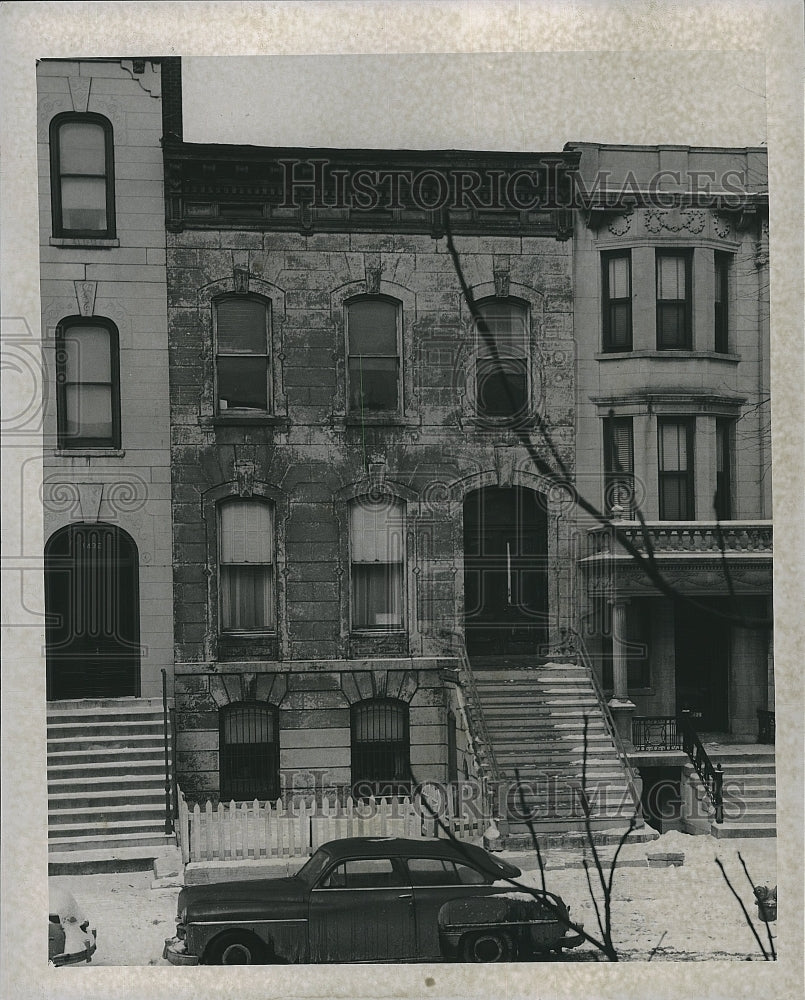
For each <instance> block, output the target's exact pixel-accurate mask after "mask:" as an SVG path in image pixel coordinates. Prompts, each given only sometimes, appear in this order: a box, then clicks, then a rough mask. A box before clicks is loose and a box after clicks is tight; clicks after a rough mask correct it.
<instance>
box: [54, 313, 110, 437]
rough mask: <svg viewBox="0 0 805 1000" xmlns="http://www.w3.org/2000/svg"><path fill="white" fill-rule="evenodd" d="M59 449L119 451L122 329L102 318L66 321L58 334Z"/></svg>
mask: <svg viewBox="0 0 805 1000" xmlns="http://www.w3.org/2000/svg"><path fill="white" fill-rule="evenodd" d="M56 344H57V350H56V411H57V423H58V439H59V447H60V448H119V447H120V388H119V386H120V377H119V365H118V336H117V327H116V326H115V325H114V323H112V322H111V321H109V320H104V319H99V318H97V317H92V318H86V319H85V318H83V317H74V318H72V319H68V320H64V321H63V322H62V323H61V324H60V325H59V327H58V330H57V332H56Z"/></svg>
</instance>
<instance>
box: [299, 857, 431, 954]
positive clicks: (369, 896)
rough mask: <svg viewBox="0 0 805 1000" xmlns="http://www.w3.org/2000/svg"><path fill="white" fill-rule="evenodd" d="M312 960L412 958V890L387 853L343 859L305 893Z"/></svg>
mask: <svg viewBox="0 0 805 1000" xmlns="http://www.w3.org/2000/svg"><path fill="white" fill-rule="evenodd" d="M308 934H309V935H310V958H311V961H313V962H388V961H403V960H405V959H415V958H416V957H417V952H416V933H415V920H414V892H413V889H412V888H411V885H410V883H409V881H408V878H407V876H406V875H405V874H404V871H403V869H402V866H401V863H400V862H399V861H397V860H396V859H393V858H360V859H355V860H354V861H343V862H341V863H340V864H338V865H336V866H335V867H334V868H332V869H330V871H329V872H327V873H326V874H325V875H324V876H323V878H322V879H321V881H320V882H319V884H318V885H317V886H315V887H314V889H313V890H312V891H311V893H310V913H309V923H308Z"/></svg>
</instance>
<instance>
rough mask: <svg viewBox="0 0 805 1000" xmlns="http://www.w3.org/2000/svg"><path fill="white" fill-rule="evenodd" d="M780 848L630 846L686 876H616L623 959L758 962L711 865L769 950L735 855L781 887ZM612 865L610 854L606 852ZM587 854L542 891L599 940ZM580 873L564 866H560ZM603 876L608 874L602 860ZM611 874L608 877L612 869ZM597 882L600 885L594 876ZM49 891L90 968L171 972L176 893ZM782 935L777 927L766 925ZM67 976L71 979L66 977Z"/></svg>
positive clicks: (527, 868)
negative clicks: (80, 932) (87, 949)
mask: <svg viewBox="0 0 805 1000" xmlns="http://www.w3.org/2000/svg"><path fill="white" fill-rule="evenodd" d="M775 846H776V845H775V841H774V840H764V839H756V840H749V839H747V840H715V839H713V838H711V837H706V836H705V837H691V836H687V835H685V834H682V833H677V832H675V831H672V832H669V833H666V834H664V835H663V836H662V837H660V838H659V840H655V841H652V842H650V843H647V844H630V845H629V846H628V847H626V848H624V851H623V852H622V859H623V860H624V861H625V862H627V863H629V862H636V861H642V862H643V863H644V864H645V858H646V854H647V853H652V854H653V853H654V852H657V851H683V852H684V854H685V863H684V865H683V866H682V867H680V868H648V867H645V866H644V867H631V866H630V867H623V868H619V869H618V870H617V871H616V873H615V879H614V898H613V918H614V919H613V925H614V928H615V933H614V940H615V945H616V947H617V948H618V950H619V952H620V953H621V955H622V957H623V958H624V959H627V960H628V959H631V960H638V961H640V960H645V959H647V958H648V957H649V955H650V954H651V952H652V950H653V949H654V948H655V947H656V948H657V951H656V953H655V955H654V959H653V960H654V961H660V960H666V961H673V960H687V961H691V960H693V961H696V960H706V959H713V958H718V959H735V960H743V959H746V958H747V957H752V958H753V959H756V960H762V956H761V954H760V951H759V949H758V947H757V943H756V942H755V939H754V937H753V936H752V933H751V931H750V930H749V928H748V927H747V925H746V921H745V919H744V917H743V914H742V913H741V910H740V908H739V906H738V903H737V902H736V901H735V899H734V897H733V896H732V894H731V893H730V891H729V889H728V888H727V885H726V883H725V882H724V880H723V877H722V875H721V873H720V871H719V869H718V866H717V865H716V864H715V861H714V858H716V857H719V858H721V860H722V861H723V863H724V866H725V868H726V870H727V874H728V875H729V876H730V880H731V881H732V884H733V885H734V887H735V889H736V890H737V891H738V893H739V894H740V896H741V898H742V899H743V901H744V905H745V906H746V908H747V910H748V911H749V914H750V916H751V918H752V920H753V921H754V924H755V926H756V928H757V930H758V933H759V934H760V937H761V940H762V941H763V943H764V945H765V946H766V947H767V948H768V943H767V936H766V928H765V925H764V924H763V923H762V922H760V921H759V920H758V919H757V908H756V907H755V903H754V895H753V893H752V890H751V887H750V886H749V883H748V882H747V880H746V876H745V875H744V873H743V869H742V868H741V865H740V862H739V860H738V852H739V851H740V853H741V854H742V856H743V858H744V861H745V862H746V864H747V867H748V869H749V872H750V874H751V875H752V879H753V882H754V883H755V884H756V885H758V884H760V885H764V884H765V885H769V886H771V885H776V884H777V864H776V853H775ZM601 850H602V856H603V857H604V859H606V857H607V856H611V854H612V848H602V849H601ZM504 857H506V858H507V859H509V860H511V861H512V862H513V863H514V864H517V865H519V866H520V867H521V868H522V869H523V871H524V876H523V879H522V881H523V882H524V883H525V884H528V885H534V886H539V885H540V884H541V879H540V873H539V871H538V870H536V869H535V865H536V861H535V858H534V855H533V854H531V853H527V852H517V853H514V852H507V853H506V854H505V855H504ZM581 858H582V852H581V851H580V850H577V851H569V850H563V851H559V850H554V851H551V852H549V853H548V854H547V856H546V859H545V860H546V862H547V864H548V866H549V867H548V870H547V871H546V873H545V876H546V886H547V888H548V889H550V890H551V891H553V892H558V893H559V894H560V895H561V896H562V897H563V899H564V900H565V902H566V903H567V904H568V905H569V907H570V914H571V917H572V918H573V919H574V920H580V921H582V922H583V923H584V926H585V928H586V929H587V930H589V931H591V932H592V933H594V934H597V926H596V919H595V912H594V909H593V906H592V903H591V902H590V896H589V891H588V888H587V879H586V877H585V874H584V869H583V868H581V867H578V865H579V862H580V860H581ZM562 864H564V865H575V867H559V866H560V865H562ZM605 869H607V865H606V861H605ZM607 870H608V869H607ZM593 877H595V876H593ZM50 881H51V884H53V885H61V886H64V887H65V888H67V889H68V890H69V891H70V892H71V893H72V894H73V895H74V896H75V898H76V900H77V901H78V904H79V906H80V907H81V909H82V910H83V911H84V913H85V914H86V916H87V917H88V918H89V920H90V923H91V924H92V925H93V926H95V927H97V929H98V950H97V952H96V954H95V957H94V958H93V961H92V965H166V966H167V965H168V963H167V962H165V961H164V960H163V959H162V957H161V955H162V946H163V944H164V941H165V938H167V937H171V936H172V935H173V933H174V921H175V914H176V897H177V895H178V892H179V889H178V888H176V887H174V888H160V889H152V888H151V883H152V881H153V875H152V874H151V872H127V873H121V874H116V875H71V876H67V875H56V876H51V879H50ZM770 926H771V928H772V933H773V934H776V924H771V925H770ZM585 953H587V955H588V957H590V958H592V954H591V948H590V946H589V945H584V946H582V947H581V948H579V949H574V950H573V951H572V952H571V953H570V958H571V960H575V961H578V960H583V958H584V954H585ZM70 971H71V970H69V969H67V970H65V974H67V975H69V974H70Z"/></svg>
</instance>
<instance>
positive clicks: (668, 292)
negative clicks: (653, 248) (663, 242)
mask: <svg viewBox="0 0 805 1000" xmlns="http://www.w3.org/2000/svg"><path fill="white" fill-rule="evenodd" d="M692 261H693V258H692V255H691V254H690V252H689V251H687V250H681V251H679V250H657V252H656V274H657V279H656V280H657V350H659V351H669V350H690V349H691V348H692V347H693V309H692V304H691V303H692V298H691V278H692V272H693V264H692Z"/></svg>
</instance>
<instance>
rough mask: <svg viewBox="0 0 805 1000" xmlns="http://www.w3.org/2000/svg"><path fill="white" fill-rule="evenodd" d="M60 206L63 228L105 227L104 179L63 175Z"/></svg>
mask: <svg viewBox="0 0 805 1000" xmlns="http://www.w3.org/2000/svg"><path fill="white" fill-rule="evenodd" d="M61 208H62V225H63V226H64V228H65V229H106V181H105V180H104V178H103V177H63V178H62V181H61Z"/></svg>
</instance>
